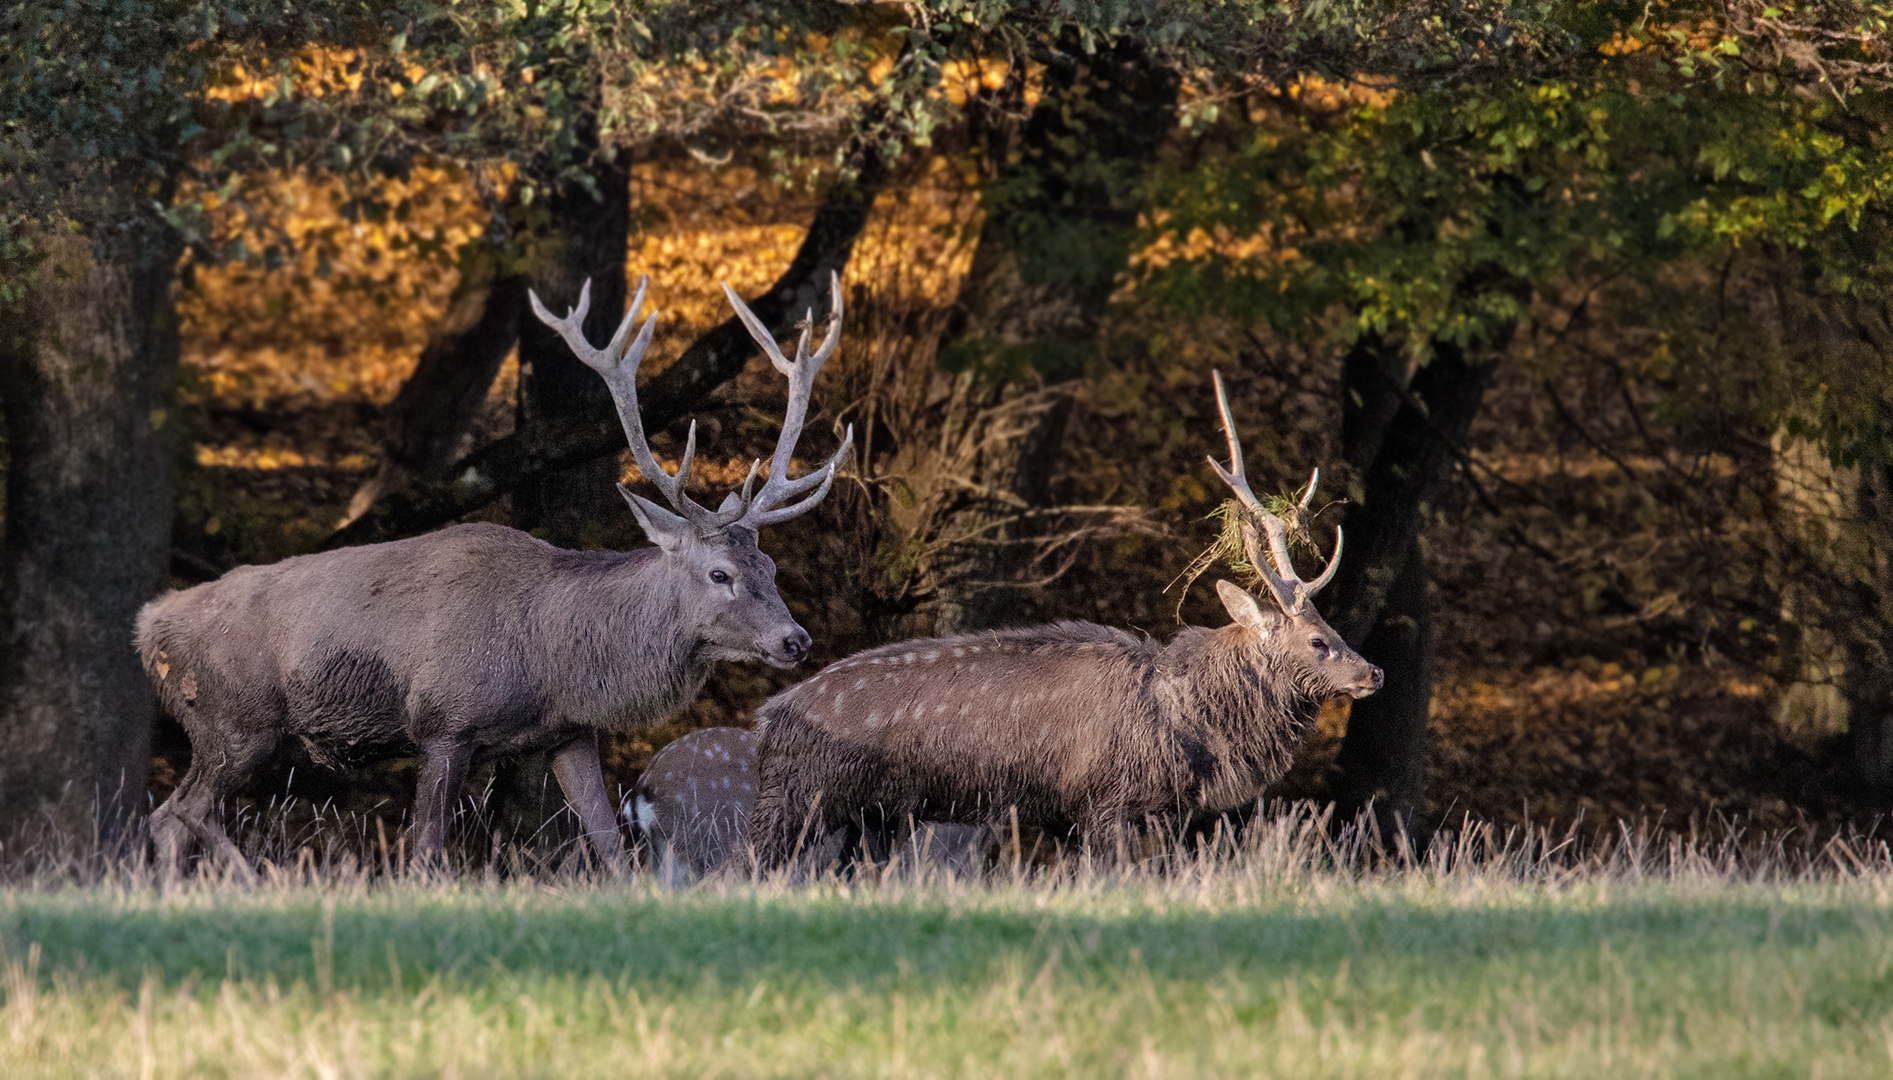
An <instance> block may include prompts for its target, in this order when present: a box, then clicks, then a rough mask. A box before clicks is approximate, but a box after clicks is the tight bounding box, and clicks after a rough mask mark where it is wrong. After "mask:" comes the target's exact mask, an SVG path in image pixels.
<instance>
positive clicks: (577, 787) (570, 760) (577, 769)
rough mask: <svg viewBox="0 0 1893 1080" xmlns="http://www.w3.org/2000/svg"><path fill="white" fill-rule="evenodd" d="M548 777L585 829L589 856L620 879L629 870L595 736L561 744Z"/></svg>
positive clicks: (553, 757)
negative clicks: (589, 850) (606, 789)
mask: <svg viewBox="0 0 1893 1080" xmlns="http://www.w3.org/2000/svg"><path fill="white" fill-rule="evenodd" d="M552 775H554V776H556V777H558V778H559V788H560V789H561V790H563V791H564V792H565V801H566V802H567V803H570V804H571V806H572V809H573V811H575V812H576V813H577V814H578V820H579V823H580V824H582V825H583V826H585V839H586V840H587V841H589V842H590V843H591V845H592V853H593V854H594V855H597V856H598V861H599V862H600V863H602V864H603V865H604V866H605V868H606V869H608V870H610V871H611V872H612V873H613V874H616V875H618V876H623V875H624V874H625V873H627V872H628V871H629V870H630V866H629V865H628V864H627V863H626V862H625V857H624V836H623V834H621V833H620V832H618V815H617V813H616V812H615V811H614V810H613V809H612V806H611V797H610V796H608V795H606V794H605V773H604V769H603V767H602V766H601V765H599V763H598V736H597V734H596V733H593V732H587V733H585V734H584V735H580V736H579V737H578V738H576V739H573V740H572V741H571V742H569V743H567V744H565V746H564V747H562V748H561V749H560V750H559V752H558V753H556V754H554V755H553V756H552Z"/></svg>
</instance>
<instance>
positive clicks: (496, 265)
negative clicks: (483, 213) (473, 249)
mask: <svg viewBox="0 0 1893 1080" xmlns="http://www.w3.org/2000/svg"><path fill="white" fill-rule="evenodd" d="M525 303H526V283H525V279H524V278H523V277H521V276H519V275H517V274H511V273H507V272H505V270H504V268H503V267H502V265H501V260H500V259H498V258H495V257H490V256H485V255H484V254H483V257H481V258H480V259H478V260H477V261H476V262H475V264H474V265H473V266H472V267H469V268H468V270H467V271H466V276H465V277H463V278H462V279H461V282H460V286H459V288H457V289H455V290H454V297H453V300H452V301H451V302H450V304H449V305H448V308H447V314H446V315H445V316H443V317H442V318H441V321H440V324H439V325H438V326H436V327H435V328H434V332H433V333H432V335H430V336H429V337H428V340H427V345H426V347H424V348H423V349H422V350H421V359H420V363H419V364H417V365H416V366H415V368H414V374H413V375H410V376H409V377H408V380H407V381H406V382H404V383H402V384H401V390H400V392H399V393H397V394H396V395H395V397H394V401H392V402H390V403H389V405H388V408H387V410H386V411H385V412H384V413H383V415H382V435H381V445H382V459H381V468H380V469H379V471H377V472H376V474H375V476H374V478H373V479H371V480H369V481H368V482H367V483H366V484H364V485H362V487H361V490H359V491H357V492H356V493H355V496H354V498H353V499H351V500H350V501H349V506H348V514H347V516H346V517H344V518H343V519H342V525H343V526H346V525H348V524H349V523H350V522H352V521H354V520H355V519H356V518H359V517H361V516H362V514H364V513H366V512H367V511H368V508H369V507H371V506H373V505H374V504H375V502H376V501H377V500H379V499H381V498H383V497H385V496H387V495H388V494H389V493H391V492H395V491H400V490H403V489H405V488H406V487H407V486H408V485H409V484H411V483H413V482H414V481H415V480H417V479H422V478H426V479H438V478H439V476H440V474H441V473H443V472H444V471H445V470H446V469H447V467H448V466H450V465H452V464H453V463H454V462H455V461H456V460H458V459H459V458H461V457H464V456H465V455H466V452H467V450H468V449H469V448H468V447H466V446H464V445H462V444H463V443H464V442H465V441H466V439H467V434H468V432H469V430H470V429H471V428H472V427H473V423H474V421H475V420H477V419H478V418H479V415H480V410H481V407H482V406H483V405H485V404H486V395H487V391H488V390H489V389H491V388H492V386H493V380H494V379H495V378H496V377H498V375H499V372H500V368H501V367H502V366H503V365H504V364H505V363H506V357H507V355H508V354H509V353H511V352H512V350H513V342H514V341H515V340H517V339H518V337H519V319H520V314H521V312H522V310H523V309H524V307H525Z"/></svg>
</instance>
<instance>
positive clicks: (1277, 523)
mask: <svg viewBox="0 0 1893 1080" xmlns="http://www.w3.org/2000/svg"><path fill="white" fill-rule="evenodd" d="M1212 374H1213V376H1214V378H1215V381H1216V408H1217V411H1219V412H1220V413H1222V418H1223V433H1224V434H1225V435H1227V436H1228V438H1229V468H1227V469H1225V468H1223V466H1222V463H1221V462H1218V461H1217V460H1216V459H1215V457H1213V456H1212V457H1211V458H1210V459H1209V467H1210V468H1212V469H1215V470H1216V475H1217V476H1219V477H1221V478H1222V481H1223V483H1225V484H1228V485H1229V489H1230V490H1231V491H1233V492H1235V494H1236V501H1237V502H1239V503H1241V504H1242V508H1243V510H1244V511H1245V516H1244V520H1243V522H1242V542H1243V545H1244V546H1245V547H1246V548H1247V549H1248V552H1249V561H1250V562H1251V563H1253V564H1254V565H1255V568H1256V571H1257V572H1258V573H1260V574H1261V575H1262V580H1263V582H1264V583H1266V584H1267V585H1268V587H1269V592H1270V593H1272V594H1274V596H1275V602H1276V603H1277V604H1280V605H1281V608H1282V610H1283V611H1284V612H1286V613H1287V614H1288V615H1289V616H1291V617H1293V616H1295V615H1299V614H1300V613H1301V609H1302V607H1303V605H1305V604H1307V603H1308V601H1309V600H1311V599H1313V598H1314V595H1315V594H1316V593H1318V592H1320V591H1321V590H1322V589H1323V588H1324V587H1325V586H1326V585H1327V584H1328V582H1330V581H1332V580H1334V572H1335V571H1336V570H1339V569H1340V568H1341V527H1340V526H1339V525H1336V526H1335V527H1334V554H1333V555H1332V556H1330V557H1329V559H1328V568H1327V569H1326V570H1323V571H1322V572H1321V576H1320V577H1318V578H1316V579H1314V580H1313V581H1303V580H1302V579H1301V577H1300V575H1298V574H1296V573H1295V564H1294V563H1293V562H1292V561H1290V559H1289V557H1288V523H1287V522H1285V521H1283V520H1282V519H1281V518H1280V517H1278V516H1276V515H1275V514H1271V513H1269V512H1268V510H1266V509H1264V508H1263V506H1262V500H1260V499H1258V498H1256V497H1255V492H1253V491H1251V490H1249V476H1248V473H1247V472H1246V470H1245V469H1244V468H1243V463H1242V441H1241V440H1240V439H1238V438H1236V421H1235V418H1234V417H1233V416H1231V415H1230V414H1229V395H1228V394H1227V393H1226V392H1225V391H1224V390H1223V376H1222V372H1220V371H1218V372H1213V373H1212ZM1320 480H1321V470H1320V469H1316V470H1315V471H1314V474H1313V475H1311V476H1310V477H1309V478H1308V490H1307V492H1306V493H1304V494H1303V495H1302V497H1301V504H1300V507H1299V508H1300V509H1302V510H1306V509H1308V507H1309V505H1310V504H1311V503H1312V502H1314V498H1315V485H1316V484H1317V483H1319V482H1320ZM1256 525H1259V526H1260V527H1261V528H1262V530H1263V532H1265V533H1267V535H1268V541H1269V555H1270V556H1272V557H1273V561H1272V562H1271V560H1270V559H1268V558H1264V557H1263V555H1262V552H1261V550H1260V544H1259V543H1258V538H1257V536H1256V530H1255V526H1256Z"/></svg>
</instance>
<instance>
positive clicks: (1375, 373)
mask: <svg viewBox="0 0 1893 1080" xmlns="http://www.w3.org/2000/svg"><path fill="white" fill-rule="evenodd" d="M1407 367H1408V364H1407V362H1406V360H1405V358H1404V357H1403V356H1402V355H1401V354H1400V352H1399V350H1397V349H1393V348H1390V347H1388V346H1387V345H1386V344H1385V343H1384V342H1382V341H1380V340H1379V339H1378V338H1372V337H1369V338H1363V339H1362V340H1361V341H1360V342H1359V343H1358V344H1356V346H1355V347H1354V349H1352V350H1351V351H1350V353H1349V355H1348V357H1347V359H1346V362H1345V363H1344V365H1343V374H1342V380H1343V387H1342V396H1343V401H1344V402H1345V404H1344V406H1343V414H1342V448H1343V453H1344V454H1345V455H1346V457H1347V460H1348V463H1349V464H1350V465H1351V466H1352V467H1353V469H1354V471H1355V476H1356V477H1358V486H1357V487H1356V489H1355V490H1354V491H1352V492H1350V493H1349V496H1350V499H1351V500H1352V505H1350V506H1349V507H1348V513H1347V556H1346V558H1345V559H1344V560H1343V561H1342V563H1341V570H1340V572H1339V574H1338V575H1337V576H1336V577H1335V580H1334V584H1333V585H1332V586H1331V587H1330V588H1329V589H1328V590H1327V592H1325V593H1324V594H1323V597H1322V604H1321V607H1322V609H1323V612H1324V614H1325V615H1326V616H1327V619H1328V621H1329V623H1331V624H1332V625H1333V626H1334V628H1335V629H1336V630H1338V631H1339V632H1340V633H1341V636H1342V637H1344V638H1346V639H1347V641H1348V642H1349V643H1350V644H1352V645H1354V646H1355V647H1356V648H1357V649H1358V650H1359V651H1360V653H1361V655H1362V656H1365V657H1366V658H1367V659H1369V660H1371V661H1373V662H1374V663H1376V664H1379V665H1380V666H1381V667H1382V668H1383V669H1384V670H1385V671H1386V673H1387V685H1386V688H1385V689H1383V690H1381V691H1380V692H1379V693H1377V694H1375V695H1374V696H1372V697H1369V698H1365V699H1363V700H1361V701H1358V702H1356V703H1354V706H1353V711H1352V712H1351V714H1350V715H1349V718H1348V727H1347V737H1346V739H1345V740H1344V741H1343V743H1342V745H1341V752H1340V755H1339V756H1338V757H1337V759H1336V761H1335V771H1334V774H1333V776H1332V777H1331V778H1330V780H1329V790H1328V794H1329V796H1330V797H1331V798H1333V799H1334V800H1335V802H1336V803H1337V804H1339V806H1340V807H1341V809H1342V810H1343V811H1356V810H1359V809H1360V808H1362V807H1364V806H1365V805H1366V804H1367V803H1368V802H1370V801H1372V802H1373V803H1374V805H1375V807H1376V809H1377V812H1378V814H1379V815H1380V817H1381V819H1382V826H1383V830H1384V829H1386V828H1389V827H1391V826H1393V825H1394V824H1395V821H1396V819H1398V820H1399V821H1401V822H1405V823H1407V824H1408V825H1411V823H1412V821H1413V815H1414V813H1415V812H1416V811H1417V810H1418V809H1419V806H1420V798H1421V793H1422V787H1423V783H1424V780H1425V767H1426V763H1425V745H1426V722H1427V713H1428V709H1429V705H1430V703H1431V701H1432V691H1433V658H1434V637H1433V631H1432V617H1431V614H1430V610H1429V607H1430V602H1429V600H1428V597H1427V592H1426V580H1427V578H1426V560H1425V554H1424V552H1423V551H1422V549H1421V545H1420V532H1421V529H1422V528H1423V526H1424V525H1425V523H1426V518H1427V515H1428V514H1429V513H1430V512H1431V509H1432V506H1433V504H1434V502H1435V501H1436V500H1437V498H1438V497H1439V493H1440V491H1441V489H1442V488H1443V487H1444V486H1445V484H1446V481H1447V480H1448V479H1449V478H1450V476H1451V474H1452V471H1453V468H1454V466H1455V464H1456V463H1457V462H1458V460H1459V458H1460V455H1461V454H1462V453H1463V452H1464V451H1463V447H1464V445H1465V440H1466V434H1467V432H1468V430H1469V429H1470V428H1471V426H1472V421H1473V418H1474V416H1476V415H1477V414H1478V411H1479V403H1480V401H1481V399H1482V398H1483V397H1484V395H1485V388H1486V385H1487V382H1488V381H1489V376H1490V374H1491V369H1492V365H1491V364H1490V363H1481V362H1475V361H1474V360H1472V359H1471V358H1469V357H1468V356H1467V355H1466V352H1465V351H1464V350H1463V349H1461V348H1459V347H1458V346H1456V345H1453V344H1451V343H1449V342H1439V343H1436V345H1435V349H1434V354H1433V358H1432V359H1431V361H1429V362H1428V363H1427V364H1426V365H1425V366H1423V367H1421V368H1419V369H1418V370H1417V371H1415V372H1414V373H1413V374H1412V376H1411V378H1409V377H1408V376H1407V373H1406V371H1407Z"/></svg>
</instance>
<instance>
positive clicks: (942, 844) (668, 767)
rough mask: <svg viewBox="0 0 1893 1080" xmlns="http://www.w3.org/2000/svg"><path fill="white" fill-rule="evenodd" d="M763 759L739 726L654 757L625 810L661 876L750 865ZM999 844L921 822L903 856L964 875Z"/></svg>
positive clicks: (823, 851) (825, 858)
mask: <svg viewBox="0 0 1893 1080" xmlns="http://www.w3.org/2000/svg"><path fill="white" fill-rule="evenodd" d="M756 764H757V760H756V733H755V732H753V731H745V730H744V729H742V728H733V727H713V728H700V729H698V730H696V731H693V732H690V733H689V734H688V735H684V736H681V737H679V738H677V739H675V740H673V741H671V742H669V743H666V744H665V745H664V748H663V749H661V750H659V751H658V752H657V753H656V754H655V755H653V756H652V758H651V763H650V764H649V765H647V766H645V768H644V772H643V773H641V774H639V776H638V781H637V784H636V785H635V786H634V787H633V788H632V792H631V797H630V798H629V799H626V800H625V804H624V807H623V809H622V811H621V812H622V813H623V815H624V819H625V821H626V823H627V824H629V825H630V826H631V827H632V829H633V830H634V831H635V833H636V834H637V835H638V836H639V837H641V838H642V840H643V843H644V844H645V846H646V851H647V855H648V858H649V859H650V865H651V867H652V869H653V870H655V871H656V873H657V877H658V879H659V880H660V881H663V882H664V883H666V884H668V885H672V886H680V885H685V884H688V883H689V882H690V881H691V880H692V879H695V878H700V877H702V876H704V875H705V874H709V873H714V872H715V871H717V870H721V869H723V868H724V867H728V866H734V865H746V864H747V848H748V844H749V816H750V813H751V812H752V811H753V810H754V809H755V807H756V781H757V780H758V779H759V778H760V777H759V775H758V773H757V769H756ZM997 845H998V837H997V836H996V835H995V834H994V832H993V830H990V829H986V828H983V827H978V826H970V825H949V824H945V823H942V822H921V823H919V825H918V826H917V827H916V828H915V829H914V831H913V832H912V833H911V834H910V835H909V836H908V837H907V843H906V844H904V845H903V853H905V854H908V855H909V856H910V857H911V859H912V861H913V863H915V864H918V865H924V866H927V867H929V868H930V869H934V870H945V871H948V872H950V873H954V874H959V875H962V876H964V875H970V874H975V873H978V872H979V871H980V870H982V869H984V867H985V865H986V863H987V862H989V861H991V859H992V858H993V857H994V856H995V855H996V854H997ZM809 850H810V852H811V854H812V856H813V861H815V862H816V863H817V864H818V865H826V864H828V863H829V862H831V861H834V860H836V859H838V858H839V857H841V856H842V855H843V854H844V853H843V852H842V850H841V848H840V844H839V842H838V838H835V839H834V840H831V842H830V843H829V844H828V846H826V847H818V846H815V845H812V846H811V847H810V849H809Z"/></svg>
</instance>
